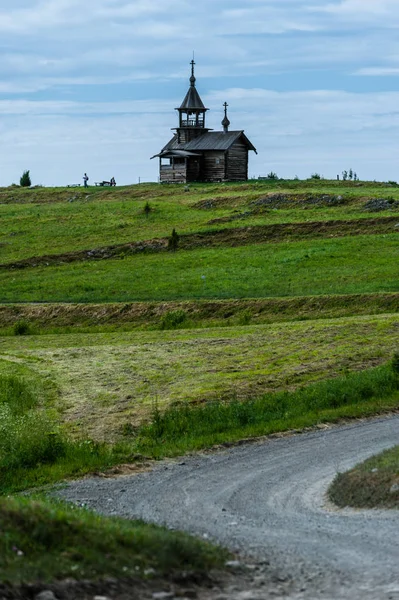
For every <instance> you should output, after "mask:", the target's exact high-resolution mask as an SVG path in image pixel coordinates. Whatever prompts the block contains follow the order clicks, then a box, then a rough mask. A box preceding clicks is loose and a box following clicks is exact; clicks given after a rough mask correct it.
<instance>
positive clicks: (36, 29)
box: [0, 0, 399, 185]
mask: <svg viewBox="0 0 399 600" xmlns="http://www.w3.org/2000/svg"><path fill="white" fill-rule="evenodd" d="M398 29H399V0H245V1H244V0H240V1H239V0H202V1H201V2H194V1H193V0H162V1H157V0H152V1H151V0H85V1H84V2H83V1H82V0H1V3H0V53H1V56H0V185H10V184H11V183H13V182H17V183H18V182H19V177H20V175H21V173H22V171H23V170H25V169H30V171H31V176H32V182H33V183H34V184H35V183H36V184H43V185H65V184H68V183H79V182H81V181H82V175H83V172H84V171H87V173H88V174H89V177H90V181H91V182H94V181H97V180H102V179H108V178H110V177H111V176H114V177H115V178H116V181H117V183H120V184H128V183H136V182H137V181H138V180H139V178H140V179H141V181H156V180H157V176H158V162H157V160H156V159H155V160H150V157H151V156H152V155H153V154H156V153H157V152H158V151H159V150H160V149H161V148H162V146H164V145H165V143H166V142H167V141H168V140H169V138H170V137H171V131H170V129H171V128H172V127H175V126H176V124H177V114H176V112H175V111H174V108H175V107H176V106H179V105H180V104H181V102H182V100H183V97H184V95H185V93H186V91H187V88H188V85H189V80H188V78H189V75H190V64H189V63H190V61H191V59H192V55H193V51H194V52H195V61H196V77H197V88H198V91H199V92H200V95H201V97H202V99H203V101H204V103H205V105H206V106H207V107H209V109H210V111H209V112H208V113H207V124H208V126H209V127H212V128H213V129H220V128H221V126H220V121H221V119H222V117H223V107H222V105H223V102H225V101H227V102H228V104H229V118H230V121H231V129H233V130H235V129H244V130H245V132H246V134H247V136H248V137H249V139H250V140H251V141H252V143H253V144H254V145H255V146H256V148H257V150H258V155H255V154H253V153H251V158H250V168H249V175H250V176H252V177H258V176H259V175H266V174H267V173H268V172H270V171H271V170H273V171H275V172H277V174H278V175H279V176H281V177H294V176H295V175H297V176H299V177H300V178H305V177H309V176H310V174H311V173H314V172H318V173H320V174H322V175H324V176H325V177H336V175H337V173H341V171H342V170H343V169H349V168H350V167H351V168H353V169H354V170H355V171H357V173H358V174H359V176H360V177H361V178H362V179H377V180H389V179H394V180H399V164H398V148H399V92H398V83H399V36H398Z"/></svg>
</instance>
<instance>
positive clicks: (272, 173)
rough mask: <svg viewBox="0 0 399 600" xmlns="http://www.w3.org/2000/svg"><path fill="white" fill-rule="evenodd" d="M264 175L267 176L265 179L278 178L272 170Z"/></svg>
mask: <svg viewBox="0 0 399 600" xmlns="http://www.w3.org/2000/svg"><path fill="white" fill-rule="evenodd" d="M266 177H267V179H272V180H277V179H278V175H277V173H275V172H274V171H270V173H268V174H267V175H266Z"/></svg>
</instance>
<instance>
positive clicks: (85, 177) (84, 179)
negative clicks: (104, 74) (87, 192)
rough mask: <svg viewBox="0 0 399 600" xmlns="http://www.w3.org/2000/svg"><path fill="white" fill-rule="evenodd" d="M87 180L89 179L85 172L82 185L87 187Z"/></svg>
mask: <svg viewBox="0 0 399 600" xmlns="http://www.w3.org/2000/svg"><path fill="white" fill-rule="evenodd" d="M88 181H89V177H88V175H87V173H85V174H84V175H83V185H84V186H85V187H87V182H88Z"/></svg>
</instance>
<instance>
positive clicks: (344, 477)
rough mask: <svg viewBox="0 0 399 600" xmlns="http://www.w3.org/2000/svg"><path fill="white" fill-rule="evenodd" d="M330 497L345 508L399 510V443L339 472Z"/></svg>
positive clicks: (330, 491)
mask: <svg viewBox="0 0 399 600" xmlns="http://www.w3.org/2000/svg"><path fill="white" fill-rule="evenodd" d="M329 497H330V499H331V500H332V501H333V502H334V503H335V504H337V505H338V506H340V507H342V508H343V507H345V506H350V507H354V508H398V509H399V446H397V447H396V448H393V449H392V450H386V451H385V452H383V453H382V454H380V455H378V456H373V457H372V458H370V459H368V460H367V461H365V462H364V463H362V464H361V465H358V466H357V467H355V468H354V469H352V470H351V471H348V472H347V473H340V474H338V475H337V477H336V478H335V480H334V482H333V484H332V486H331V488H330V490H329Z"/></svg>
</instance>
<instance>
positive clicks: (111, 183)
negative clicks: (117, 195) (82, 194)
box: [83, 173, 116, 187]
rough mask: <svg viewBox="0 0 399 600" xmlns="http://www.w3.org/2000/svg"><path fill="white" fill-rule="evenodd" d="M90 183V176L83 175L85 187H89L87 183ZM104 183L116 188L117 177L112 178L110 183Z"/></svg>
mask: <svg viewBox="0 0 399 600" xmlns="http://www.w3.org/2000/svg"><path fill="white" fill-rule="evenodd" d="M88 181H89V176H88V174H87V173H85V174H84V175H83V185H84V187H87V185H88V184H87V182H88ZM104 183H108V184H109V185H110V186H111V187H112V186H114V185H116V181H115V177H111V179H110V180H109V181H107V182H104Z"/></svg>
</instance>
